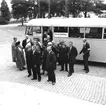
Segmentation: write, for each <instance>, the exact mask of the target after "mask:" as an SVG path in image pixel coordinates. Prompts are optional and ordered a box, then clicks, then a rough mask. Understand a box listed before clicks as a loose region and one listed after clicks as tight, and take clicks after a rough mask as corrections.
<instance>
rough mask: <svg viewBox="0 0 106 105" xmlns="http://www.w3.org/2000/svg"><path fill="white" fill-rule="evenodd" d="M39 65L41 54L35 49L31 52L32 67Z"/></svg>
mask: <svg viewBox="0 0 106 105" xmlns="http://www.w3.org/2000/svg"><path fill="white" fill-rule="evenodd" d="M40 65H41V54H40V52H37V51H35V52H34V53H32V67H38V66H40Z"/></svg>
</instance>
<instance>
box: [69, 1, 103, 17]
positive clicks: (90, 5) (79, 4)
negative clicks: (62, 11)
mask: <svg viewBox="0 0 106 105" xmlns="http://www.w3.org/2000/svg"><path fill="white" fill-rule="evenodd" d="M102 4H103V1H102V0H68V10H69V13H70V14H72V15H73V17H77V16H78V14H79V13H81V12H82V13H83V14H84V17H85V18H86V17H88V13H89V12H93V13H95V14H100V13H101V8H100V6H101V5H102Z"/></svg>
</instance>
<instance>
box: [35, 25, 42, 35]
mask: <svg viewBox="0 0 106 105" xmlns="http://www.w3.org/2000/svg"><path fill="white" fill-rule="evenodd" d="M33 33H35V34H36V33H37V34H40V33H41V27H39V26H37V27H36V26H34V27H33Z"/></svg>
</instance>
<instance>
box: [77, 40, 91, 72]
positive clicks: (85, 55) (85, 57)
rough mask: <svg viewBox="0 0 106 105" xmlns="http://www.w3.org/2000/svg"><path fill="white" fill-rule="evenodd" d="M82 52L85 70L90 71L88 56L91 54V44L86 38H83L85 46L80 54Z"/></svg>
mask: <svg viewBox="0 0 106 105" xmlns="http://www.w3.org/2000/svg"><path fill="white" fill-rule="evenodd" d="M81 53H83V60H84V69H83V70H85V71H86V73H88V72H89V67H88V58H89V56H90V45H89V43H88V42H87V39H86V38H84V39H83V48H82V50H81V51H80V53H79V54H81Z"/></svg>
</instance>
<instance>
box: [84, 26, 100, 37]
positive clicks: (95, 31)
mask: <svg viewBox="0 0 106 105" xmlns="http://www.w3.org/2000/svg"><path fill="white" fill-rule="evenodd" d="M85 38H95V39H102V28H95V27H94V28H90V31H89V33H86V35H85Z"/></svg>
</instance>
